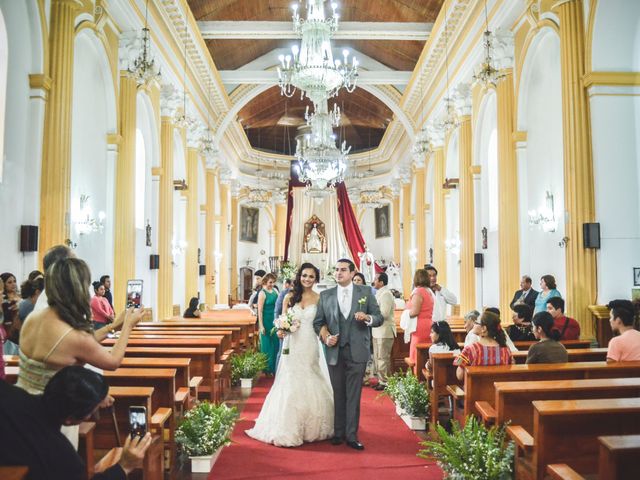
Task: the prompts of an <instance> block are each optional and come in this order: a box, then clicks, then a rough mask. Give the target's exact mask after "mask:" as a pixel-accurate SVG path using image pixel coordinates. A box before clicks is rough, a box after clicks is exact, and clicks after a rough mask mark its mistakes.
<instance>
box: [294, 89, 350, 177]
mask: <svg viewBox="0 0 640 480" xmlns="http://www.w3.org/2000/svg"><path fill="white" fill-rule="evenodd" d="M327 103H328V102H327V100H326V99H325V100H324V101H322V102H321V103H319V104H316V111H315V112H314V113H313V114H311V115H309V112H308V110H307V113H306V114H305V118H306V120H307V126H309V127H311V131H310V133H306V134H304V135H303V136H302V138H300V139H299V140H298V144H297V147H296V158H297V160H298V177H299V178H300V181H301V182H304V183H307V184H309V186H310V187H312V188H313V189H315V188H318V189H327V188H331V187H334V186H335V185H336V184H337V183H339V182H342V181H343V180H344V173H345V170H346V166H347V154H348V153H349V151H350V150H351V147H348V148H347V146H346V144H347V142H345V141H343V142H342V145H341V146H340V148H338V147H337V146H336V136H335V135H334V133H333V129H332V125H336V126H337V125H338V124H339V122H340V110H339V109H338V108H336V107H335V106H334V109H333V111H332V112H331V113H329V112H328V108H327Z"/></svg>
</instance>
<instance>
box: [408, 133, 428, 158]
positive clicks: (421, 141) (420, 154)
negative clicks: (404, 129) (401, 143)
mask: <svg viewBox="0 0 640 480" xmlns="http://www.w3.org/2000/svg"><path fill="white" fill-rule="evenodd" d="M430 151H431V142H430V140H429V134H428V133H427V129H426V128H421V129H420V132H418V135H416V141H415V143H414V144H413V148H412V149H411V153H412V155H413V159H414V160H416V161H421V160H424V157H425V155H426V154H427V153H429V152H430Z"/></svg>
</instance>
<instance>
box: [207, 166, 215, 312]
mask: <svg viewBox="0 0 640 480" xmlns="http://www.w3.org/2000/svg"><path fill="white" fill-rule="evenodd" d="M216 176H217V170H214V169H212V168H208V169H207V181H206V190H207V207H206V210H207V220H206V222H205V232H204V242H205V244H206V246H205V252H206V253H205V263H206V269H207V276H206V280H205V287H204V289H205V290H204V301H205V303H206V304H207V305H208V306H209V308H213V306H214V305H215V304H216V303H217V301H216V282H217V281H218V278H217V276H216V273H215V271H216V263H215V258H216V257H215V221H214V217H215V193H216V181H217V180H216Z"/></svg>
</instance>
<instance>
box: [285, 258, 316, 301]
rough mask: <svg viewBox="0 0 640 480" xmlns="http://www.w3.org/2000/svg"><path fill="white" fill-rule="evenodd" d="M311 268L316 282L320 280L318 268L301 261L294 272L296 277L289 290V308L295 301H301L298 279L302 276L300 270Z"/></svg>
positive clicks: (300, 286)
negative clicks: (290, 293)
mask: <svg viewBox="0 0 640 480" xmlns="http://www.w3.org/2000/svg"><path fill="white" fill-rule="evenodd" d="M309 268H310V269H312V270H313V271H314V273H315V274H316V283H317V282H319V281H320V270H318V267H316V266H315V265H314V264H312V263H303V264H302V265H300V268H299V269H298V272H297V273H296V279H295V280H294V281H293V287H291V291H292V292H293V295H291V298H290V299H289V308H291V307H293V306H294V305H295V304H296V303H299V302H300V301H302V290H303V289H302V282H301V281H300V277H301V276H302V272H303V271H304V270H307V269H309Z"/></svg>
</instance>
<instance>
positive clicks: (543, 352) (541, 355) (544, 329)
mask: <svg viewBox="0 0 640 480" xmlns="http://www.w3.org/2000/svg"><path fill="white" fill-rule="evenodd" d="M532 324H533V334H534V335H535V337H536V338H537V339H538V340H539V342H538V343H534V344H533V345H531V347H530V348H529V353H527V363H566V362H568V361H569V354H568V353H567V349H566V348H564V345H562V344H561V343H560V342H559V341H558V340H560V331H559V330H558V329H556V328H554V320H553V317H552V316H551V314H550V313H549V312H538V313H536V314H535V316H534V317H533V322H532Z"/></svg>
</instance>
